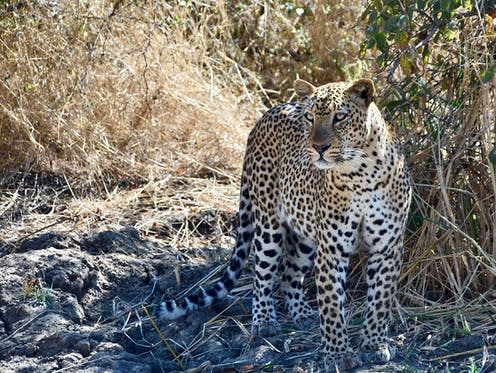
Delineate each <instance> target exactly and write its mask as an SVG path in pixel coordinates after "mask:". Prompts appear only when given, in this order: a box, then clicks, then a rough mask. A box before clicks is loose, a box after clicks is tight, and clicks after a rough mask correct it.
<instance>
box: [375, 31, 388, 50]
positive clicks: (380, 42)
mask: <svg viewBox="0 0 496 373" xmlns="http://www.w3.org/2000/svg"><path fill="white" fill-rule="evenodd" d="M374 39H375V42H376V44H377V49H379V50H380V51H381V52H382V53H383V54H386V53H387V52H388V50H389V44H388V42H387V37H386V33H385V32H377V33H376V34H375V35H374Z"/></svg>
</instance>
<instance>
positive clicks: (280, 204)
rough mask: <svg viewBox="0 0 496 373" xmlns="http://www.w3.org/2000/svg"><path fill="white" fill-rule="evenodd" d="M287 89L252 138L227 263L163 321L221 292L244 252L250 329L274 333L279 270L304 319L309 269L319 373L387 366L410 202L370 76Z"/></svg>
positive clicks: (163, 309)
mask: <svg viewBox="0 0 496 373" xmlns="http://www.w3.org/2000/svg"><path fill="white" fill-rule="evenodd" d="M295 91H296V93H297V94H298V95H299V96H300V101H299V102H294V103H286V104H282V105H278V106H276V107H274V108H272V109H270V110H269V111H268V112H267V113H266V114H265V115H264V116H263V117H262V118H261V119H260V120H259V122H258V123H257V124H256V126H255V127H254V128H253V130H252V131H251V134H250V136H249V138H248V145H247V150H246V155H245V159H244V167H243V175H242V185H241V196H240V204H239V213H240V215H239V216H240V226H239V229H238V236H237V244H236V247H235V249H234V251H233V254H232V257H231V260H230V264H229V268H228V269H227V271H226V272H225V273H224V275H223V277H222V278H221V280H220V281H218V282H217V283H215V284H214V285H213V286H211V287H210V288H208V289H206V290H199V291H198V293H197V294H195V295H193V296H191V297H187V298H184V299H182V300H181V301H180V302H178V303H176V302H175V301H166V302H164V303H162V304H161V306H160V310H159V316H160V317H161V318H162V319H174V318H176V317H178V316H181V315H184V314H186V313H188V312H190V311H192V310H195V309H197V308H199V307H203V306H207V305H209V304H211V303H212V302H213V301H215V300H217V299H219V298H222V297H224V296H225V295H227V294H228V293H229V291H230V290H231V289H232V288H233V286H234V284H235V282H236V280H237V279H238V278H239V275H240V273H241V270H242V268H243V266H244V264H245V262H246V260H247V257H248V254H249V252H250V248H252V249H253V251H254V255H255V279H254V290H253V310H252V311H253V322H252V333H253V334H258V335H271V334H275V333H277V332H279V330H280V329H279V324H278V322H277V319H276V313H275V309H274V300H273V295H272V293H273V289H274V282H275V279H276V273H277V271H278V268H279V267H281V268H282V269H283V271H282V272H283V273H282V279H281V288H282V291H283V294H284V296H285V299H286V303H287V307H288V310H289V314H290V316H291V318H292V320H293V321H294V323H295V324H296V325H297V326H299V327H308V326H309V325H310V324H311V322H312V318H313V315H314V311H313V310H312V309H311V307H310V306H309V305H308V304H307V303H306V302H305V300H304V294H303V288H302V283H303V279H304V276H305V274H307V273H308V272H309V271H310V269H311V268H312V267H313V265H315V276H316V283H317V301H318V314H319V318H320V326H321V334H322V344H323V346H322V349H323V352H324V354H325V363H326V366H327V368H328V369H329V370H330V371H332V370H333V369H334V367H335V366H338V367H339V368H340V369H341V370H346V369H351V368H353V367H355V366H357V365H359V364H361V358H362V357H363V358H367V360H373V361H376V362H387V361H389V360H390V359H391V358H392V357H393V355H394V349H393V348H392V347H391V346H390V345H389V344H388V341H387V338H386V337H387V327H388V324H389V321H390V318H391V307H392V303H393V299H394V295H395V292H396V288H397V282H398V278H399V274H400V269H401V262H402V253H403V234H404V229H405V220H406V216H407V212H408V208H409V204H410V198H411V190H410V183H409V176H408V173H407V170H406V167H405V164H404V159H403V156H402V154H401V152H400V151H399V149H398V147H397V145H396V143H395V141H394V139H393V137H392V136H391V135H390V133H389V131H388V128H387V126H386V124H385V123H384V120H383V118H382V115H381V113H380V111H379V109H378V108H377V106H376V105H375V104H374V103H373V102H372V101H373V97H374V94H375V89H374V86H373V84H372V82H371V81H369V80H364V79H362V80H359V81H357V82H355V83H353V84H350V83H343V82H341V83H331V84H327V85H324V86H321V87H314V86H313V85H311V84H310V83H308V82H305V81H303V80H297V81H296V82H295ZM359 248H362V249H363V250H365V251H366V252H367V253H368V262H367V266H368V267H367V272H366V281H367V285H368V292H367V309H366V312H365V315H364V326H363V330H362V333H361V341H360V350H361V353H362V354H361V355H359V354H356V353H354V352H353V350H352V349H351V347H350V344H349V340H348V335H347V333H346V317H345V308H344V301H345V290H344V286H345V280H346V272H347V269H348V265H349V260H350V256H351V255H352V254H353V253H355V252H356V251H357V250H358V249H359ZM281 264H282V265H281Z"/></svg>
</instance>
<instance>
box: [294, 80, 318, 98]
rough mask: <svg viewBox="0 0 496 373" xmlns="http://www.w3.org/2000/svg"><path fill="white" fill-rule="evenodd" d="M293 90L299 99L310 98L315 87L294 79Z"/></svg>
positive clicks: (304, 81)
mask: <svg viewBox="0 0 496 373" xmlns="http://www.w3.org/2000/svg"><path fill="white" fill-rule="evenodd" d="M294 90H295V92H296V94H297V95H298V96H300V97H305V96H310V95H311V94H312V93H313V92H315V86H314V85H313V84H312V83H308V82H307V81H306V80H303V79H296V80H295V82H294Z"/></svg>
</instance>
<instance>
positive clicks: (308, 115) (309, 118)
mask: <svg viewBox="0 0 496 373" xmlns="http://www.w3.org/2000/svg"><path fill="white" fill-rule="evenodd" d="M303 116H304V117H305V119H306V120H308V121H309V122H312V123H313V114H312V113H311V112H309V111H307V112H306V113H305V114H303Z"/></svg>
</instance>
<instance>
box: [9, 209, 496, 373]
mask: <svg viewBox="0 0 496 373" xmlns="http://www.w3.org/2000/svg"><path fill="white" fill-rule="evenodd" d="M209 214H210V215H209V216H206V215H205V219H203V220H201V221H199V222H197V223H195V224H196V225H195V227H197V228H198V227H200V226H201V224H204V226H201V233H202V234H209V233H212V229H213V228H212V227H213V225H209V224H207V223H205V222H208V221H209V219H210V220H212V219H213V220H215V219H224V220H225V219H226V216H224V215H222V214H218V213H216V212H215V211H213V212H211V213H209ZM227 219H230V221H226V227H230V226H231V225H230V224H231V223H232V220H233V215H231V216H228V217H227ZM200 223H201V224H200ZM174 224H179V223H177V222H176V223H174ZM174 224H172V225H174ZM6 226H7V225H4V229H6V228H5V227H6ZM33 231H34V232H35V233H33V232H31V233H29V234H25V235H23V236H22V237H20V238H16V237H10V238H9V239H5V240H2V241H0V270H1V276H0V372H23V373H28V372H139V373H145V372H176V371H178V372H182V371H187V372H222V373H231V372H321V371H322V366H321V363H320V361H321V358H320V356H319V353H318V347H319V332H318V327H317V326H315V327H314V328H312V329H311V330H309V331H298V330H296V329H294V328H293V326H292V325H291V323H289V322H288V321H287V320H286V319H285V316H284V312H282V311H283V310H282V308H281V310H280V311H281V315H280V319H281V321H282V327H283V332H282V334H281V335H278V336H275V337H272V338H255V337H252V336H251V335H250V333H249V322H250V284H251V278H250V270H249V269H248V270H247V271H246V273H245V275H244V276H243V277H242V280H241V281H240V285H239V286H238V287H237V289H236V290H235V291H234V293H233V295H232V296H231V297H229V298H228V299H226V300H225V301H223V302H221V303H220V304H218V305H216V306H215V307H212V308H209V309H206V310H202V311H200V312H197V313H195V314H193V315H190V316H188V317H186V318H182V319H180V320H177V321H175V322H170V323H168V324H166V325H164V324H160V323H159V324H157V323H158V321H157V320H155V318H154V317H153V312H154V309H155V307H156V305H157V304H158V303H159V302H160V300H161V299H162V298H163V297H164V296H167V297H172V296H174V295H177V294H178V293H179V291H180V290H181V291H182V290H185V289H186V290H187V289H188V287H189V286H191V285H193V284H195V283H198V282H200V280H202V281H203V279H204V278H205V279H208V278H215V277H216V276H218V274H219V273H220V272H221V271H222V270H223V268H224V267H223V263H225V262H226V260H227V258H228V256H229V250H228V249H227V247H229V246H230V245H231V244H232V241H233V240H232V237H231V236H232V231H231V232H230V231H229V230H228V231H227V232H223V233H224V234H225V236H222V237H223V239H224V240H225V241H226V242H227V244H225V245H223V247H199V248H190V249H183V250H177V249H175V248H173V247H171V246H169V245H167V244H165V243H164V242H163V241H161V240H160V239H158V238H157V237H155V238H154V237H152V236H150V235H143V234H142V232H141V231H138V230H137V229H136V228H134V227H133V226H121V227H119V228H115V229H111V230H102V231H100V232H97V233H91V234H90V233H88V234H79V233H77V232H70V231H67V230H65V231H64V230H60V229H57V231H56V230H55V229H50V228H48V229H44V230H43V231H38V232H36V230H33ZM60 232H64V233H60ZM4 233H5V232H4ZM217 233H219V232H217ZM205 281H206V280H205ZM309 284H310V287H311V281H310V282H309ZM310 293H311V289H310ZM314 305H315V303H314ZM350 307H352V308H353V307H355V308H357V307H356V306H355V305H354V303H352V304H350ZM357 309H359V306H358V308H357ZM438 321H439V320H437V321H436V320H434V321H432V322H424V321H421V320H420V319H417V318H416V316H415V315H409V314H403V316H402V317H396V320H395V325H394V326H393V328H392V331H391V336H392V338H393V340H394V343H395V344H396V345H397V347H398V356H397V357H396V359H395V360H394V361H393V362H391V363H389V364H387V365H385V366H373V365H365V366H363V367H361V368H359V369H357V370H356V371H357V372H479V373H480V372H491V371H496V365H495V364H494V363H493V362H494V356H495V355H494V352H495V349H494V347H495V345H494V344H492V341H491V336H488V335H485V334H484V333H483V332H481V331H479V332H476V333H470V332H466V333H460V332H459V331H456V332H454V331H453V330H451V329H450V327H449V324H445V325H444V326H442V325H443V324H442V323H441V322H438ZM359 323H360V320H359V319H357V320H354V321H353V322H352V323H351V324H352V325H350V333H351V335H352V340H353V341H354V340H355V337H354V336H356V334H357V331H358V327H359Z"/></svg>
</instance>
